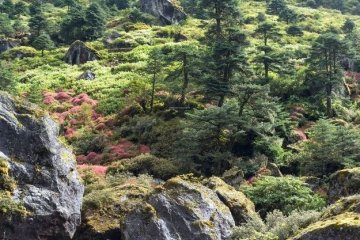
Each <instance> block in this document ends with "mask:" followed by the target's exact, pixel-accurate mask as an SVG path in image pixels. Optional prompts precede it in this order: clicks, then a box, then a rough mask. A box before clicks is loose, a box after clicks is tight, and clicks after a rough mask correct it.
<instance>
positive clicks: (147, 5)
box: [141, 0, 186, 24]
mask: <svg viewBox="0 0 360 240" xmlns="http://www.w3.org/2000/svg"><path fill="white" fill-rule="evenodd" d="M141 10H142V11H143V12H146V13H150V14H152V15H154V16H156V17H159V18H160V20H161V21H162V22H163V23H164V24H178V23H180V22H182V21H184V20H185V19H186V14H185V13H184V12H183V11H182V10H181V9H180V8H179V7H178V6H176V5H175V4H174V3H173V2H172V1H171V0H141Z"/></svg>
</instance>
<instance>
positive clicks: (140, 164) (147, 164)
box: [107, 154, 183, 180]
mask: <svg viewBox="0 0 360 240" xmlns="http://www.w3.org/2000/svg"><path fill="white" fill-rule="evenodd" d="M125 172H130V173H133V174H134V175H136V176H138V175H140V174H149V175H152V176H153V177H154V178H160V179H163V180H167V179H169V178H172V177H174V176H176V175H179V174H183V171H182V168H181V166H179V164H176V163H175V162H173V161H170V160H167V159H163V158H157V157H155V156H152V155H150V154H143V155H140V156H137V157H135V158H133V159H126V160H121V161H119V162H116V163H113V164H112V165H111V166H110V167H109V168H108V171H107V173H108V174H110V175H115V174H119V173H125Z"/></svg>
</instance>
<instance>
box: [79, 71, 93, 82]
mask: <svg viewBox="0 0 360 240" xmlns="http://www.w3.org/2000/svg"><path fill="white" fill-rule="evenodd" d="M95 78H96V74H95V73H94V72H92V71H90V70H86V71H85V72H83V73H82V74H81V75H80V76H79V77H78V78H77V79H78V80H81V79H83V80H95Z"/></svg>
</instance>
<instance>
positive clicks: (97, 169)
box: [78, 164, 107, 176]
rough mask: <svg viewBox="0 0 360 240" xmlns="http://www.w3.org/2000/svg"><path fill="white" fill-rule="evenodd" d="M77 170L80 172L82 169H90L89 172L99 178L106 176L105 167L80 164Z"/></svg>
mask: <svg viewBox="0 0 360 240" xmlns="http://www.w3.org/2000/svg"><path fill="white" fill-rule="evenodd" d="M78 168H79V169H80V170H82V169H91V171H92V172H93V173H95V174H96V175H99V176H104V175H105V174H106V171H107V167H105V166H99V165H87V164H81V165H78Z"/></svg>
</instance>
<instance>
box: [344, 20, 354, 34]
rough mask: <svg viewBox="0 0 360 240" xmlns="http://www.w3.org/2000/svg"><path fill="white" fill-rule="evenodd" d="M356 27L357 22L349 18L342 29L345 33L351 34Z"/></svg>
mask: <svg viewBox="0 0 360 240" xmlns="http://www.w3.org/2000/svg"><path fill="white" fill-rule="evenodd" d="M355 28H356V24H355V22H354V21H353V20H351V19H350V18H347V19H346V21H345V22H344V25H343V26H342V28H341V29H342V30H343V31H344V33H346V34H349V33H352V32H353V31H354V29H355Z"/></svg>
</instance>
